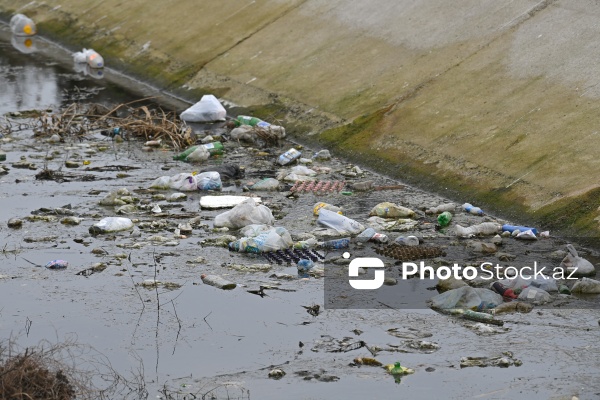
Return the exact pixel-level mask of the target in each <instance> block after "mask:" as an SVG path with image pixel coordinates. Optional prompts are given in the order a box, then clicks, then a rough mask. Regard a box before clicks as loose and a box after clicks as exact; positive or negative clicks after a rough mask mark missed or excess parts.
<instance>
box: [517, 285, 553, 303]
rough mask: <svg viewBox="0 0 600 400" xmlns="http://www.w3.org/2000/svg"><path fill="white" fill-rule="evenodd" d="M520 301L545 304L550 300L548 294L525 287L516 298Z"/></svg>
mask: <svg viewBox="0 0 600 400" xmlns="http://www.w3.org/2000/svg"><path fill="white" fill-rule="evenodd" d="M518 299H519V300H521V301H527V302H532V303H536V304H545V303H548V302H550V301H551V300H552V298H551V297H550V293H548V292H546V291H545V290H542V289H539V288H536V287H531V286H529V287H526V288H525V289H523V291H522V292H521V294H519V297H518Z"/></svg>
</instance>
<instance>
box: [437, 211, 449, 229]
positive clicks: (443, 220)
mask: <svg viewBox="0 0 600 400" xmlns="http://www.w3.org/2000/svg"><path fill="white" fill-rule="evenodd" d="M437 221H438V224H440V226H448V224H449V223H450V221H452V213H450V211H444V212H443V213H441V214H440V215H438V217H437Z"/></svg>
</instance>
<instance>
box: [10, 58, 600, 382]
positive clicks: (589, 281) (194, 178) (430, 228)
mask: <svg viewBox="0 0 600 400" xmlns="http://www.w3.org/2000/svg"><path fill="white" fill-rule="evenodd" d="M88 54H91V53H89V51H88V50H85V49H84V52H82V54H80V55H79V57H80V59H81V60H83V55H86V58H85V62H88V61H87V58H88V57H87V55H88ZM95 59H96V60H97V57H96V58H95ZM88 64H89V62H88ZM123 114H126V115H123ZM180 118H181V120H178V119H177V118H176V117H175V116H173V115H170V116H167V115H166V114H163V113H161V112H160V111H156V110H151V109H149V108H148V107H146V106H142V107H139V108H135V109H132V108H128V107H125V106H119V107H115V108H112V109H101V108H100V107H97V106H94V107H92V106H88V107H83V106H81V105H77V106H71V107H67V109H66V110H64V111H63V113H62V114H55V115H53V116H50V115H48V114H43V115H41V116H38V117H37V118H36V119H34V121H35V122H34V123H33V125H32V129H33V130H35V131H36V136H37V137H38V139H39V140H41V141H45V142H47V143H48V146H50V147H51V148H53V149H54V148H56V149H58V148H59V147H61V146H63V145H64V144H65V141H68V140H69V139H77V140H81V141H85V140H86V139H87V140H89V141H92V142H93V141H94V140H98V141H99V142H100V144H94V145H93V146H92V145H88V146H87V147H85V146H82V145H83V144H85V143H80V144H79V145H78V146H79V147H77V146H72V147H69V149H70V150H73V151H79V152H81V153H83V154H85V156H86V159H92V160H93V156H94V154H95V153H96V152H100V151H102V150H100V148H102V147H103V146H104V147H105V146H106V143H107V142H109V143H110V144H111V145H118V144H119V143H122V142H123V141H133V140H135V139H139V140H140V145H141V146H140V147H141V149H142V150H143V151H147V152H148V153H152V155H153V156H154V157H155V158H154V160H157V159H158V160H161V164H158V163H156V164H153V168H152V169H151V171H152V173H153V176H151V177H141V176H140V175H138V176H137V177H136V180H135V181H134V180H133V179H132V180H130V181H128V182H130V183H131V184H130V185H129V187H127V188H121V189H116V190H112V189H111V190H110V191H107V192H108V193H106V192H102V191H100V190H99V191H97V192H90V193H91V194H90V196H91V197H93V198H94V205H98V206H100V207H97V209H94V210H93V211H89V210H88V211H82V210H77V209H75V210H71V209H68V208H63V207H60V208H53V209H40V210H36V212H35V213H33V212H32V215H31V216H28V218H21V219H18V218H12V219H11V220H10V221H8V227H9V228H10V229H14V230H18V229H22V228H23V226H27V225H31V224H42V223H48V224H53V223H56V224H58V223H60V224H61V225H57V226H61V227H64V226H69V227H70V228H69V229H73V230H77V232H78V235H80V236H79V237H78V238H77V240H78V242H77V243H86V244H88V245H89V244H92V243H95V242H96V241H99V240H103V242H106V243H112V242H114V248H113V250H114V249H115V248H119V249H124V250H126V251H127V253H128V254H125V253H116V252H114V251H113V252H114V253H115V254H107V253H109V252H107V251H106V250H104V248H103V247H102V246H97V247H95V248H94V249H93V250H92V253H93V254H97V255H98V256H99V257H109V255H110V256H111V257H113V258H114V259H116V261H115V260H111V261H109V262H108V263H106V264H104V263H103V264H101V265H97V266H93V267H89V268H85V269H82V270H81V271H80V272H78V275H80V276H85V277H88V276H90V275H92V274H93V273H97V272H101V271H103V270H104V269H107V268H110V267H111V265H120V264H117V263H120V262H122V260H124V259H127V258H128V257H131V254H132V253H133V254H134V256H135V252H136V251H140V253H143V254H148V251H147V249H144V247H145V246H152V247H153V248H155V249H159V252H160V251H162V253H161V254H159V257H160V256H165V257H168V256H169V254H172V253H170V252H169V251H168V250H165V248H172V247H177V248H178V250H181V251H178V252H177V255H178V256H179V255H189V256H190V257H189V258H190V259H189V260H187V261H185V262H183V263H182V264H189V265H194V266H197V269H195V270H194V271H193V272H192V273H193V274H194V276H195V277H197V279H198V280H200V281H201V283H194V285H196V284H197V285H198V286H199V287H200V288H202V290H215V292H216V289H220V290H224V291H236V292H238V291H240V288H245V289H244V290H246V288H247V289H250V288H249V287H248V286H250V285H254V284H255V285H256V286H255V289H250V290H246V292H248V293H251V294H257V295H260V297H261V298H262V297H267V296H268V294H267V293H266V292H268V291H269V290H279V291H281V292H285V291H296V290H299V289H298V288H299V283H298V282H300V281H302V282H304V281H309V282H313V281H315V280H320V279H323V277H325V280H326V279H327V274H326V273H327V271H328V270H337V271H342V272H343V273H347V271H348V269H349V268H348V265H349V264H350V263H351V262H352V260H353V259H356V258H360V257H378V258H380V259H381V261H382V263H383V265H384V266H385V270H386V273H388V274H395V275H393V276H388V277H387V278H386V280H385V285H386V286H388V287H389V286H397V285H398V281H399V279H400V276H401V273H402V271H403V268H404V263H413V264H415V265H417V264H419V263H426V264H427V265H428V266H431V271H429V274H430V275H436V274H437V275H440V272H441V271H442V270H443V269H444V266H447V265H451V264H456V266H457V267H456V268H457V270H458V272H460V273H461V274H462V276H463V277H464V278H461V279H457V278H455V277H451V276H446V277H441V275H440V276H438V279H437V281H432V285H435V288H436V289H437V290H438V291H439V294H437V295H435V296H432V297H431V298H430V299H429V300H428V301H427V302H425V301H424V302H423V303H424V304H423V305H424V306H429V307H430V308H432V309H433V310H436V311H438V312H440V313H442V314H444V315H447V316H448V318H460V320H461V323H464V324H468V325H469V326H471V327H473V329H474V330H477V332H478V334H495V333H502V332H505V330H504V329H506V328H502V329H501V328H498V327H503V326H504V325H508V323H509V322H510V321H505V320H503V319H501V315H502V314H508V313H528V312H531V310H532V309H534V308H535V307H540V306H548V305H550V306H552V305H553V304H556V303H558V304H560V305H564V304H566V303H565V302H568V301H579V299H578V298H576V297H575V296H574V295H581V294H585V295H587V294H598V293H600V281H597V280H595V279H594V277H595V275H596V269H595V266H594V265H593V264H592V263H591V262H590V261H588V260H587V259H586V258H584V257H581V256H580V255H579V253H580V252H581V254H583V255H585V254H586V253H585V250H583V249H579V251H578V250H577V249H576V248H575V246H574V245H573V244H570V243H562V242H560V241H559V239H557V238H553V237H551V236H550V234H549V232H543V231H541V230H538V229H536V228H533V227H528V226H519V225H513V224H510V223H508V221H503V220H501V219H498V218H495V217H493V216H490V215H487V214H486V213H485V212H484V211H483V210H482V209H481V208H480V207H477V206H474V205H473V204H470V203H463V204H462V205H461V204H460V203H453V202H443V203H441V204H440V200H439V199H438V198H435V199H434V198H432V196H430V197H427V196H424V195H423V194H419V193H418V192H417V191H416V190H414V189H412V188H410V187H406V186H404V185H398V184H397V182H393V181H391V180H390V179H388V178H385V177H381V176H377V175H375V174H373V173H371V172H369V171H365V170H363V169H362V168H360V167H358V166H356V165H351V164H349V163H348V162H347V161H344V160H341V159H339V158H336V157H334V156H333V155H332V154H331V152H330V151H329V150H328V149H319V150H313V149H308V148H306V147H305V146H303V145H301V144H298V143H293V144H290V143H286V144H282V143H281V141H282V140H283V139H284V138H285V128H284V127H282V126H281V125H275V124H271V123H269V122H265V121H263V120H261V119H259V118H256V117H252V116H245V115H239V116H237V117H235V118H234V117H230V116H228V115H227V111H226V110H225V108H224V107H223V105H221V103H220V102H219V100H218V99H217V98H216V97H215V96H212V95H206V96H203V97H202V99H201V100H200V101H199V102H198V103H196V104H194V105H192V106H191V107H190V108H188V109H186V110H185V111H183V112H182V113H181V114H180ZM198 123H201V124H205V126H206V124H213V125H212V126H213V128H212V129H209V130H207V129H205V126H203V128H202V129H200V128H198V126H197V125H194V124H198ZM55 135H56V136H58V138H57V137H55ZM99 135H100V136H99ZM142 143H143V145H142ZM105 150H106V149H105ZM57 151H58V150H57ZM59 154H60V153H59ZM144 154H146V153H144ZM9 157H10V153H9ZM91 162H93V161H91ZM16 163H17V162H15V163H14V164H13V167H15V164H16ZM18 163H20V164H18V165H20V166H19V167H18V168H24V169H36V168H37V167H36V166H35V165H33V164H32V163H31V162H30V161H29V160H28V159H24V160H20V161H18ZM148 164H151V163H148ZM65 165H66V164H65ZM88 165H89V163H88V164H85V163H81V164H79V163H76V165H73V168H74V169H77V168H80V169H83V168H85V171H86V172H88V173H89V175H90V176H91V177H93V179H100V175H101V174H105V175H107V174H110V173H113V172H114V173H115V176H114V179H117V176H118V174H123V173H124V172H129V171H131V170H133V168H134V167H127V166H124V165H114V164H113V165H106V166H103V167H93V164H92V166H88ZM159 166H160V169H159V168H158V167H159ZM94 168H96V169H94ZM43 172H44V173H45V176H54V177H56V176H58V175H57V174H58V173H60V174H61V175H60V176H62V177H63V178H65V177H66V178H68V175H65V174H64V173H63V172H61V171H55V172H56V173H55V174H54V175H52V174H50V173H49V171H48V169H45V171H43ZM94 173H97V174H94ZM36 176H37V175H36ZM39 179H42V176H41V175H40V178H39ZM111 179H112V177H111ZM90 180H92V178H90ZM95 196H97V198H96V197H95ZM30 231H32V232H34V230H30ZM104 239H106V240H104ZM190 239H192V240H190ZM28 240H31V242H38V241H39V242H43V241H50V242H51V241H56V240H57V236H55V235H53V236H37V237H36V236H35V235H33V236H32V237H30V238H29V237H28ZM192 242H193V243H192ZM103 245H105V246H108V245H106V244H105V243H103ZM559 245H560V246H561V247H560V248H559V247H558V246H559ZM562 248H565V249H566V251H564V250H562ZM533 250H535V251H533ZM582 250H583V251H584V252H582ZM198 252H202V254H201V255H199V254H198ZM511 253H514V254H511ZM551 253H552V255H551ZM165 254H166V255H165ZM535 254H544V259H543V261H544V263H545V266H546V267H547V268H546V270H545V274H542V275H540V274H532V273H530V274H523V273H522V271H523V270H524V269H526V268H527V267H529V266H531V265H530V262H531V261H532V257H533V255H535ZM192 255H193V257H192ZM153 257H154V255H153ZM155 260H156V258H154V260H153V261H155ZM225 260H226V261H225ZM540 261H542V260H541V259H540ZM103 262H104V260H103ZM111 262H112V263H113V264H111ZM472 265H476V267H471V266H472ZM514 265H516V266H517V267H515V266H514ZM494 266H496V267H497V268H493V267H494ZM67 267H69V268H72V266H69V263H68V262H67V261H65V260H53V261H50V262H49V263H48V264H46V268H47V269H48V270H65V269H67ZM469 268H471V269H470V272H474V275H476V276H472V277H469V276H468V274H467V272H468V271H469ZM359 274H360V275H363V274H366V271H365V270H364V268H363V269H362V270H361V271H359ZM486 274H488V275H489V276H493V277H494V279H482V276H486ZM417 277H418V274H417V275H416V276H411V277H409V278H408V279H414V278H417ZM172 278H173V280H174V281H176V280H177V276H173V277H172ZM569 278H573V279H569ZM345 279H346V282H347V275H346V276H345ZM182 283H183V282H181V283H177V282H167V281H164V282H163V281H159V280H157V279H156V277H155V278H153V279H151V280H145V281H142V283H139V285H141V286H143V287H146V288H156V287H158V286H160V287H161V288H165V289H167V290H177V289H179V288H180V287H181V284H182ZM256 287H258V289H256ZM222 293H223V296H227V295H229V294H230V292H222ZM243 295H246V293H243ZM428 296H429V295H428ZM582 301H583V300H582ZM305 308H306V309H307V310H308V312H309V314H310V315H311V318H312V317H314V318H318V317H319V315H320V314H321V312H322V309H320V306H319V305H312V306H310V307H309V306H306V307H305ZM444 318H445V317H444ZM422 339H423V338H422V337H419V338H412V339H411V342H410V343H408V342H407V343H404V344H402V346H403V347H402V350H403V351H405V352H408V351H412V350H418V351H420V352H422V353H427V352H433V351H436V350H437V347H436V346H437V344H435V343H433V342H427V341H424V340H422ZM363 343H364V342H361V341H354V342H351V343H349V344H348V343H346V344H345V345H344V346H342V347H340V349H342V350H339V351H343V352H346V351H351V350H353V349H355V347H356V348H359V347H361V348H362V347H365V346H363ZM353 346H354V347H353ZM371 350H372V349H371ZM388 350H389V349H388ZM389 351H390V352H391V351H392V350H389ZM396 351H399V350H396ZM354 363H355V364H354V365H356V366H378V367H383V369H384V371H387V373H389V374H390V375H392V376H393V377H394V379H395V380H396V381H397V382H399V380H400V377H401V376H402V377H403V376H406V375H410V374H412V373H414V372H415V370H414V369H411V368H407V367H405V366H402V365H401V364H400V363H399V362H394V363H392V364H385V365H384V363H382V362H379V361H378V360H376V359H374V358H370V357H357V358H355V360H354ZM519 363H520V361H519V360H516V359H513V358H512V357H509V356H507V355H502V356H498V357H491V358H487V359H480V358H475V357H470V358H465V359H464V360H461V364H460V365H461V367H463V368H464V367H468V366H483V365H496V366H501V367H504V366H509V365H515V366H516V365H520V364H519ZM284 376H286V374H285V372H284V371H283V370H281V369H272V370H271V372H270V373H269V377H271V378H273V379H283V378H284ZM306 376H307V377H310V379H318V380H323V379H333V378H330V377H329V375H326V374H316V375H315V374H310V375H306Z"/></svg>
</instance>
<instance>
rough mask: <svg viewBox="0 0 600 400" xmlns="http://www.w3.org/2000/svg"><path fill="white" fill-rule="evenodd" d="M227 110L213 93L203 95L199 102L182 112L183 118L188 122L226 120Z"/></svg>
mask: <svg viewBox="0 0 600 400" xmlns="http://www.w3.org/2000/svg"><path fill="white" fill-rule="evenodd" d="M226 115H227V111H226V110H225V108H224V107H223V105H221V103H220V102H219V100H217V98H216V97H215V96H213V95H212V94H206V95H204V96H202V98H201V99H200V101H199V102H197V103H196V104H194V105H193V106H191V107H189V108H188V109H187V110H185V111H184V112H182V113H181V119H182V120H184V121H187V122H213V121H225V116H226Z"/></svg>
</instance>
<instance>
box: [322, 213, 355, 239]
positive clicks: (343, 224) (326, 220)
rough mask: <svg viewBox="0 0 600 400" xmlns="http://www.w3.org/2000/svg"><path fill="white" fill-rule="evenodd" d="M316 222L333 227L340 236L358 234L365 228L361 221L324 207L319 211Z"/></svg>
mask: <svg viewBox="0 0 600 400" xmlns="http://www.w3.org/2000/svg"><path fill="white" fill-rule="evenodd" d="M317 224H319V225H322V226H325V227H327V228H331V229H334V230H335V231H336V232H337V233H338V234H339V235H340V236H348V235H358V234H359V233H361V232H362V231H364V230H365V227H364V226H363V225H362V224H361V223H359V222H357V221H355V220H353V219H350V218H348V217H345V216H343V215H340V214H338V213H336V212H333V211H329V210H325V209H321V211H320V212H319V218H317Z"/></svg>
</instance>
